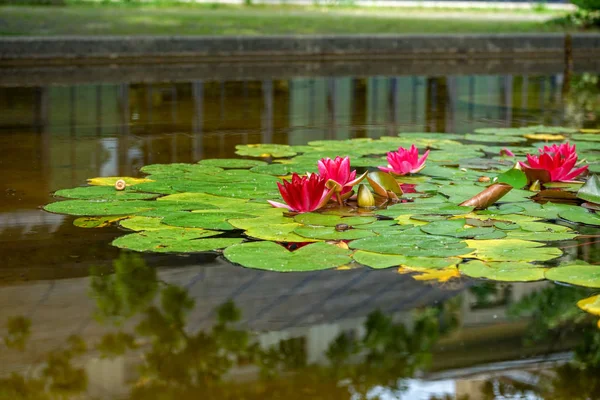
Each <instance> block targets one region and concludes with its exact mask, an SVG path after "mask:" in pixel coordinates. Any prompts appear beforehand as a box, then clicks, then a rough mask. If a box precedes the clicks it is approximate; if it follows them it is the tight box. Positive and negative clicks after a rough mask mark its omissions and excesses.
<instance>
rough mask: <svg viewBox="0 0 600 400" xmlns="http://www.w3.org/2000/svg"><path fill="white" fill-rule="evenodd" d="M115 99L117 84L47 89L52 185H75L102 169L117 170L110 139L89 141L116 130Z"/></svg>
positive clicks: (108, 135) (116, 106)
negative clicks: (67, 144) (66, 143)
mask: <svg viewBox="0 0 600 400" xmlns="http://www.w3.org/2000/svg"><path fill="white" fill-rule="evenodd" d="M118 101H119V96H118V86H117V85H82V86H71V87H60V86H59V87H50V88H49V90H48V105H49V107H48V122H47V126H46V127H45V131H46V132H47V133H46V134H47V135H49V141H48V142H49V149H48V150H47V151H49V160H48V164H49V166H50V167H51V176H50V186H51V187H52V188H59V187H67V186H73V185H79V184H81V183H82V182H85V180H86V179H87V178H89V177H90V176H93V175H95V174H98V172H101V171H102V172H103V169H104V170H105V171H106V172H110V173H111V174H112V173H116V172H118V164H119V160H117V159H116V148H115V147H116V146H115V141H114V139H108V141H105V140H103V139H101V140H99V141H97V140H89V139H94V138H103V137H112V136H115V135H118V134H119V133H120V123H121V121H120V116H119V105H118ZM86 138H87V139H88V140H86ZM65 142H68V143H69V146H65ZM65 167H67V168H65Z"/></svg>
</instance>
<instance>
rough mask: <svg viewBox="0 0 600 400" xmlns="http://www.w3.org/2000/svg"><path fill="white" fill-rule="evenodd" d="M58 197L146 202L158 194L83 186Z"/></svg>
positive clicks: (65, 191)
mask: <svg viewBox="0 0 600 400" xmlns="http://www.w3.org/2000/svg"><path fill="white" fill-rule="evenodd" d="M54 195H55V196H56V197H66V198H69V199H80V200H144V199H151V198H154V197H156V196H157V195H156V194H152V193H141V192H136V191H134V190H131V189H129V188H127V189H125V190H117V189H115V188H114V187H112V186H82V187H77V188H73V189H62V190H58V191H56V192H55V193H54Z"/></svg>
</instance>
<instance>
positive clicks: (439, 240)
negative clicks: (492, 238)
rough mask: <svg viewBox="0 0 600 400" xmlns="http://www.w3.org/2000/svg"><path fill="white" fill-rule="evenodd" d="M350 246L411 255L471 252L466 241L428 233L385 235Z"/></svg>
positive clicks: (436, 255)
mask: <svg viewBox="0 0 600 400" xmlns="http://www.w3.org/2000/svg"><path fill="white" fill-rule="evenodd" d="M350 247H351V248H353V249H357V250H366V251H370V252H373V253H383V254H398V255H404V256H409V257H452V256H459V255H464V254H468V253H471V252H472V251H473V249H469V248H468V247H467V244H466V243H465V242H464V241H461V240H459V239H456V238H452V237H447V236H434V235H427V234H421V235H419V234H408V233H406V232H404V233H402V234H399V235H385V236H377V237H370V238H365V239H359V240H354V241H352V242H350Z"/></svg>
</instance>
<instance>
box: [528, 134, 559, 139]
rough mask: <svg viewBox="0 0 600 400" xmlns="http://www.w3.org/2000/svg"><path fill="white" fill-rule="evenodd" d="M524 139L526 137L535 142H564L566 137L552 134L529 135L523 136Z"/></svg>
mask: <svg viewBox="0 0 600 400" xmlns="http://www.w3.org/2000/svg"><path fill="white" fill-rule="evenodd" d="M523 137H526V138H527V139H533V140H564V139H565V137H564V136H563V135H559V134H552V133H528V134H525V135H523Z"/></svg>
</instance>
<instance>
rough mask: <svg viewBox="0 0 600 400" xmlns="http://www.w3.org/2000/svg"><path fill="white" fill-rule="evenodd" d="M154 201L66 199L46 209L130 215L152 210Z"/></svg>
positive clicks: (71, 213) (101, 214)
mask: <svg viewBox="0 0 600 400" xmlns="http://www.w3.org/2000/svg"><path fill="white" fill-rule="evenodd" d="M152 208H153V203H152V202H149V201H143V200H128V201H95V200H66V201H57V202H56V203H50V204H48V205H46V206H45V207H44V210H46V211H49V212H52V213H58V214H68V215H82V216H83V215H90V216H91V215H93V216H106V215H130V214H136V213H139V212H142V211H147V210H151V209H152Z"/></svg>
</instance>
